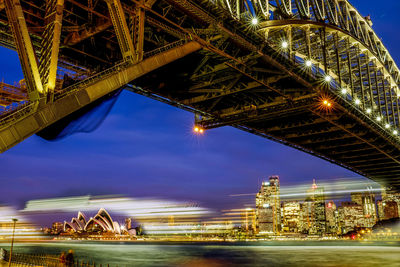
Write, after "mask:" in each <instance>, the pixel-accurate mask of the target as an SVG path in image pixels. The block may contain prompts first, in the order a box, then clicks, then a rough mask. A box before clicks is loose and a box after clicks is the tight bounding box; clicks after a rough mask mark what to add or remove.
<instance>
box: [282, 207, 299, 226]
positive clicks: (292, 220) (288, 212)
mask: <svg viewBox="0 0 400 267" xmlns="http://www.w3.org/2000/svg"><path fill="white" fill-rule="evenodd" d="M281 214H282V231H284V232H291V233H297V232H298V228H299V217H300V203H299V202H298V201H286V202H283V203H282V209H281Z"/></svg>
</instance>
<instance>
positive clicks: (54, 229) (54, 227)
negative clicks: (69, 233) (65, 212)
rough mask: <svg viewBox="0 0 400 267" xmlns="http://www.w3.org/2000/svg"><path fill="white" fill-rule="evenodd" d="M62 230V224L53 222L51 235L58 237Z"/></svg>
mask: <svg viewBox="0 0 400 267" xmlns="http://www.w3.org/2000/svg"><path fill="white" fill-rule="evenodd" d="M63 230H64V223H62V222H53V223H52V225H51V233H52V234H53V235H58V234H59V233H61V232H62V231H63Z"/></svg>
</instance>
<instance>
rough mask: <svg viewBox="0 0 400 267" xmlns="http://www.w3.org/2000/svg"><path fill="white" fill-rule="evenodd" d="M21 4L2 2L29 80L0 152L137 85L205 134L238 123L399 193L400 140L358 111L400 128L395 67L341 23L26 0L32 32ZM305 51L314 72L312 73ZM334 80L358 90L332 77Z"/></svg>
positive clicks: (17, 96) (1, 124) (212, 9)
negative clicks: (344, 90) (187, 115)
mask: <svg viewBox="0 0 400 267" xmlns="http://www.w3.org/2000/svg"><path fill="white" fill-rule="evenodd" d="M14 2H19V1H18V0H5V3H6V10H7V12H5V10H3V8H4V6H2V5H1V4H2V3H3V1H0V44H1V45H3V46H5V47H8V48H11V49H16V50H17V51H18V52H19V55H20V60H21V65H22V67H23V70H24V76H25V84H26V85H23V86H20V88H17V87H15V88H11V87H10V86H9V87H7V88H6V87H1V86H0V89H1V94H0V105H2V106H4V107H6V108H5V109H4V112H3V114H2V116H1V117H0V150H1V151H5V150H7V149H9V148H10V147H12V146H13V145H15V144H17V143H18V142H21V141H22V140H24V139H25V138H27V137H29V136H30V135H32V134H35V133H37V132H39V131H40V130H43V129H44V128H46V127H48V126H50V125H52V124H53V123H54V122H56V121H58V120H60V119H62V118H65V117H66V116H68V115H70V114H71V113H73V112H75V111H78V110H79V109H81V108H83V107H85V106H86V105H89V104H90V103H93V101H96V100H97V99H99V98H101V97H104V96H106V95H107V94H109V93H111V92H113V91H115V90H117V89H119V88H128V89H130V90H132V91H134V92H137V93H140V94H143V95H146V96H148V97H152V98H155V99H157V100H160V101H163V102H166V103H168V104H171V105H174V106H177V107H180V108H183V109H186V110H189V111H192V112H194V113H195V114H196V123H197V124H198V125H199V126H201V127H203V128H204V129H212V128H217V127H222V126H233V127H236V128H238V129H241V130H244V131H248V132H250V133H253V134H256V135H260V136H262V137H265V138H268V139H272V140H274V141H277V142H280V143H282V144H285V145H288V146H291V147H294V148H296V149H299V150H302V151H305V152H307V153H309V154H312V155H315V156H317V157H320V158H323V159H325V160H328V161H330V162H332V163H334V164H337V165H340V166H342V167H344V168H347V169H350V170H352V171H354V172H356V173H359V174H361V175H363V176H366V177H368V178H371V179H373V180H375V181H377V182H379V183H381V184H382V185H386V186H391V187H393V188H394V189H398V190H399V189H400V142H399V138H398V136H394V135H393V134H391V133H390V132H388V131H387V130H385V128H384V127H382V124H378V123H377V122H376V121H374V120H373V118H372V117H371V116H368V115H366V113H365V112H362V110H361V107H362V108H363V109H364V110H367V108H369V107H371V109H373V110H374V112H377V113H376V114H378V115H379V116H380V117H379V118H380V119H381V117H382V119H384V120H386V121H387V122H388V123H390V125H391V127H392V128H391V129H393V128H394V129H398V128H399V125H400V108H399V101H398V99H397V98H396V97H395V95H396V90H395V86H394V85H395V83H396V81H397V80H398V77H399V75H397V74H396V75H394V74H393V75H392V73H391V72H389V70H390V71H392V72H393V73H394V72H395V71H394V69H395V64H394V62H391V61H390V62H389V61H387V60H388V59H390V57H389V56H388V55H384V53H381V52H380V51H381V50H382V49H383V48H382V47H381V48H379V49H381V50H379V49H375V50H374V49H372V48H371V49H370V48H369V47H368V45H366V44H365V45H364V43H361V42H360V38H361V37H358V36H353V35H351V34H347V32H346V31H344V30H342V29H340V28H339V26H338V24H339V22H336V24H335V26H332V25H327V24H326V23H325V22H322V20H321V21H318V22H313V21H311V19H310V18H309V19H304V18H303V17H304V16H306V15H307V14H306V13H304V14H303V15H301V16H300V15H297V16H294V15H290V16H289V15H285V12H283V11H279V10H278V9H279V7H274V8H275V9H274V10H278V11H276V12H275V11H274V12H275V13H274V15H273V16H274V20H271V21H267V22H264V24H260V25H262V26H260V27H259V28H256V29H254V27H252V26H249V23H248V21H247V22H246V21H242V20H239V19H236V18H234V17H232V15H231V14H230V13H229V12H228V11H227V10H226V9H224V8H223V7H222V6H221V5H219V6H218V5H216V4H215V3H217V2H218V1H215V3H214V1H208V0H204V1H200V0H189V1H187V0H147V1H135V0H129V1H128V0H107V1H88V3H87V4H82V3H81V2H82V1H75V0H64V1H62V0H47V1H44V2H46V3H42V4H37V3H36V2H35V1H21V7H22V11H23V13H24V16H25V20H26V26H27V27H24V24H23V23H22V24H21V23H20V21H21V19H20V18H21V16H20V15H19V13H18V8H13V7H14V6H15V5H11V4H12V3H14ZM266 2H268V1H266ZM286 2H287V1H286ZM295 2H296V3H297V2H299V1H295ZM300 2H301V1H300ZM340 3H341V4H343V3H344V1H341V2H340ZM346 3H347V2H346ZM16 6H17V7H18V5H16ZM56 6H57V8H56ZM348 8H352V7H351V6H349V7H348ZM341 9H343V10H344V7H343V6H342V7H341ZM49 10H50V11H52V10H53V11H52V12H53V13H52V12H50V11H49ZM60 10H61V13H60ZM56 11H57V12H56ZM348 11H349V12H348V13H349V14H350V13H351V14H352V16H355V15H354V14H356V13H354V12H355V11H354V10H348ZM350 11H351V12H350ZM54 12H55V13H54ZM247 13H248V12H247ZM55 14H57V15H55ZM61 14H62V16H61ZM246 16H248V14H245V12H243V13H242V14H241V15H240V16H239V17H243V18H246ZM13 18H14V19H13ZM15 18H19V20H17V19H15ZM300 18H302V19H300ZM275 19H276V21H278V22H277V23H276V22H275ZM10 21H11V22H13V23H11V25H12V27H11V28H10V24H9V22H10ZM352 21H354V19H352ZM363 23H364V24H365V21H364V22H363ZM60 24H62V27H61V26H60V28H57V25H60ZM289 24H291V25H290V27H287V25H289ZM292 24H293V25H292ZM364 24H363V25H364ZM364 26H365V25H364ZM282 27H285V28H284V29H283V30H282ZM360 27H361V26H360ZM57 29H59V31H58V30H57ZM19 31H21V32H24V31H26V32H29V35H28V34H26V35H24V34H19V33H20V32H19ZM360 34H361V33H360ZM27 36H30V38H27ZM54 36H56V37H54ZM57 36H58V39H57ZM360 36H361V35H360ZM280 38H282V40H288V42H287V43H286V45H285V46H288V49H287V50H285V51H282V50H280V49H279V48H277V47H276V45H274V43H273V41H274V40H279V39H280ZM303 38H304V39H303ZM369 38H372V37H369ZM25 41H31V43H32V47H31V48H30V47H29V45H27V44H26V42H25ZM279 43H280V42H279ZM369 43H370V44H372V43H373V42H372V41H371V40H370V41H369ZM29 49H31V51H32V53H34V54H33V55H34V56H32V53H31V54H29V53H27V52H24V51H28V50H29ZM33 51H34V52H33ZM56 51H59V52H58V53H57V52H56ZM365 51H372V52H368V53H372V54H373V53H375V52H376V57H375V56H374V57H375V59H373V58H374V57H373V56H371V55H372V54H371V55H370V54H368V53H367V52H365ZM24 53H26V54H25V57H24ZM21 54H22V55H21ZM378 54H379V55H378ZM302 55H306V58H308V59H310V64H311V63H312V64H314V66H315V67H313V68H305V67H304V65H305V64H304V63H305V61H304V59H305V58H302V59H301V56H302ZM374 55H375V54H374ZM380 55H382V57H384V58H385V60H386V61H385V62H384V61H382V60H380V58H379V56H380ZM35 56H36V57H38V58H39V60H38V62H36V59H35ZM377 58H378V59H377ZM370 60H371V61H370ZM35 62H36V63H35ZM299 62H301V63H302V64H299ZM35 64H37V65H38V66H36V67H35ZM316 69H318V71H315V70H316ZM386 69H389V70H386ZM321 70H323V71H321ZM57 72H58V75H56V73H57ZM328 73H330V74H331V76H332V77H333V78H334V79H337V80H338V81H339V82H338V84H339V85H340V87H341V86H343V85H344V84H348V85H349V87H351V88H350V89H351V95H349V96H346V97H342V96H339V95H338V93H337V91H338V90H340V89H341V88H339V87H338V86H336V85H335V86H333V85H334V83H330V82H324V79H323V78H324V76H323V75H326V74H328ZM60 74H61V75H60ZM392 76H393V77H395V78H392ZM37 77H40V79H37ZM395 80H396V81H395ZM127 84H130V85H128V86H127ZM350 85H351V86H350ZM10 88H11V89H10ZM6 89H7V90H6ZM359 99H360V106H359V108H358V107H357V106H355V105H354V104H353V102H354V100H359ZM389 103H390V105H389ZM17 104H20V105H17ZM328 104H329V105H328ZM14 106H17V108H15V109H14ZM374 116H375V115H374Z"/></svg>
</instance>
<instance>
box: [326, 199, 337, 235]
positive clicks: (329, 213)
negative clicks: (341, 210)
mask: <svg viewBox="0 0 400 267" xmlns="http://www.w3.org/2000/svg"><path fill="white" fill-rule="evenodd" d="M325 216H326V232H327V233H329V234H335V233H337V231H338V229H337V223H338V221H337V219H338V216H337V210H336V205H335V202H333V201H329V202H328V203H326V205H325Z"/></svg>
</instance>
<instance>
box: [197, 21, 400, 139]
mask: <svg viewBox="0 0 400 267" xmlns="http://www.w3.org/2000/svg"><path fill="white" fill-rule="evenodd" d="M250 22H251V24H252V25H253V26H257V25H258V23H259V19H258V18H257V17H251V20H250ZM280 46H281V48H282V50H287V49H288V48H289V42H288V41H286V40H282V41H281V44H280ZM304 65H305V67H307V68H309V69H311V68H312V67H313V62H312V61H311V60H310V59H306V60H304ZM323 80H324V82H325V83H327V84H329V85H331V83H332V82H333V81H334V79H333V78H332V76H331V75H329V74H325V75H324V76H323ZM339 91H340V93H341V95H342V97H343V98H345V100H346V98H347V96H348V95H349V92H348V89H346V88H345V87H343V88H339ZM398 97H400V96H399V95H398ZM352 100H354V101H351V102H350V103H351V104H353V105H354V106H355V107H356V108H357V109H358V110H359V111H361V112H364V113H366V115H367V116H368V117H370V118H371V119H375V121H376V122H377V123H380V125H381V126H383V127H384V129H386V130H387V131H389V133H390V134H393V135H395V136H397V137H399V131H398V130H397V129H394V130H393V131H392V130H391V127H392V125H391V124H390V122H386V121H385V120H384V118H383V116H382V115H381V114H379V113H378V114H377V115H376V116H375V117H374V115H375V114H374V113H373V111H372V109H371V108H369V107H368V108H366V109H365V110H362V109H361V108H360V105H361V100H360V99H358V98H354V99H352ZM321 101H322V105H323V106H325V107H326V109H331V108H333V101H332V100H331V99H322V100H321ZM193 132H194V133H195V134H203V133H204V132H205V129H204V128H203V127H201V126H200V125H197V124H195V125H194V126H193Z"/></svg>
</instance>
